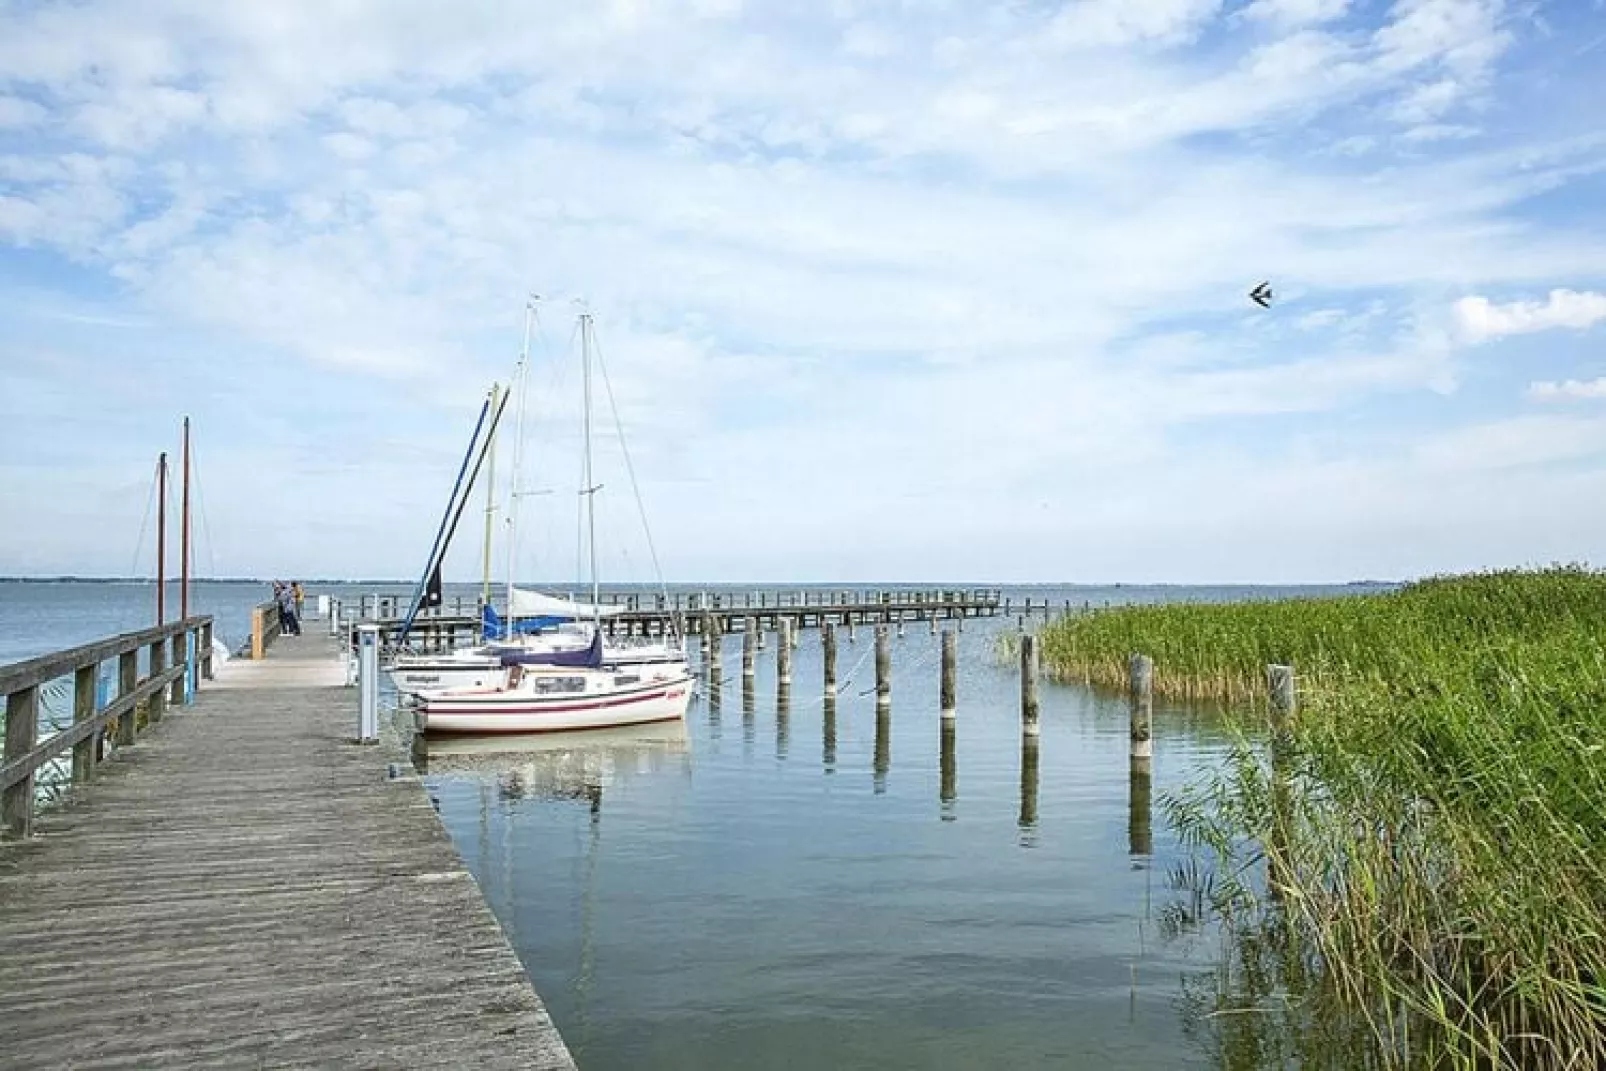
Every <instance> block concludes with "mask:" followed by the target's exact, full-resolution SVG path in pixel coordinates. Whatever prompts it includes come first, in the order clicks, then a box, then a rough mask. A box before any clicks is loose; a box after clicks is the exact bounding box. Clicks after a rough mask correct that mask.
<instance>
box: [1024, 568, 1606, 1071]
mask: <svg viewBox="0 0 1606 1071" xmlns="http://www.w3.org/2000/svg"><path fill="white" fill-rule="evenodd" d="M1603 637H1606V574H1602V573H1599V572H1593V571H1589V570H1586V569H1584V568H1581V567H1577V566H1572V567H1558V568H1552V569H1546V570H1537V571H1513V572H1498V573H1486V574H1479V575H1473V576H1463V577H1445V578H1436V579H1433V580H1427V581H1423V582H1420V583H1416V584H1412V585H1409V586H1407V587H1405V588H1403V589H1401V590H1400V591H1398V592H1394V593H1390V594H1385V595H1375V596H1360V597H1350V598H1336V599H1324V600H1307V601H1290V602H1276V603H1250V604H1239V605H1228V606H1199V605H1181V606H1160V607H1134V608H1121V609H1114V610H1107V611H1101V612H1098V613H1095V614H1092V615H1089V616H1084V617H1080V618H1071V619H1067V620H1066V621H1064V622H1061V623H1059V624H1056V625H1055V626H1052V627H1050V628H1049V629H1048V630H1046V633H1045V642H1044V649H1045V655H1046V660H1047V663H1048V664H1049V665H1051V666H1052V667H1053V669H1054V670H1055V671H1056V672H1058V673H1060V674H1063V675H1066V676H1073V677H1083V678H1086V679H1089V680H1092V681H1094V682H1097V683H1105V684H1119V683H1123V682H1124V679H1125V664H1126V656H1127V655H1128V654H1129V653H1130V652H1132V651H1142V652H1143V653H1146V654H1149V655H1151V656H1153V658H1154V660H1155V671H1154V672H1155V686H1156V688H1157V689H1158V690H1160V691H1162V692H1164V693H1166V694H1170V695H1173V696H1183V697H1186V696H1210V697H1216V698H1220V699H1224V700H1227V701H1228V702H1230V703H1235V704H1238V709H1239V710H1240V711H1252V710H1253V709H1254V705H1255V704H1256V703H1258V702H1259V700H1260V698H1261V696H1262V694H1263V693H1264V690H1265V683H1264V681H1265V677H1264V667H1265V665H1266V664H1267V663H1271V662H1285V663H1292V664H1294V665H1295V666H1296V667H1297V668H1298V671H1299V675H1300V712H1299V716H1298V717H1297V718H1296V719H1295V721H1294V723H1293V724H1292V725H1291V726H1290V727H1289V728H1288V729H1287V730H1286V732H1285V733H1283V734H1282V736H1281V738H1280V739H1279V740H1278V741H1277V744H1278V745H1279V746H1277V747H1275V748H1273V749H1270V750H1272V751H1275V753H1276V755H1277V762H1276V763H1275V764H1274V763H1273V762H1272V761H1270V759H1269V757H1268V749H1267V748H1266V747H1265V746H1264V734H1262V733H1257V732H1255V731H1254V730H1253V726H1255V725H1256V724H1257V723H1258V720H1259V719H1258V718H1255V717H1250V718H1247V719H1246V720H1245V722H1244V728H1245V732H1244V735H1243V737H1242V740H1241V743H1240V746H1239V748H1238V751H1237V754H1236V755H1235V761H1234V762H1232V763H1231V764H1229V766H1228V767H1227V768H1226V769H1224V770H1223V771H1222V772H1221V773H1219V774H1218V775H1217V776H1215V777H1214V778H1213V779H1212V780H1211V781H1210V782H1209V783H1207V784H1204V785H1201V786H1197V787H1195V788H1194V789H1193V790H1190V791H1188V792H1186V793H1182V794H1178V795H1177V796H1175V797H1173V798H1171V799H1169V800H1168V801H1167V803H1168V808H1169V811H1170V814H1171V818H1172V820H1173V821H1174V822H1175V823H1176V825H1177V826H1178V828H1179V829H1180V830H1181V831H1182V832H1183V834H1184V835H1185V836H1187V837H1189V838H1191V839H1192V840H1193V841H1194V842H1195V843H1196V844H1198V845H1199V846H1201V847H1202V848H1204V849H1206V850H1207V851H1208V852H1209V854H1210V855H1211V857H1212V858H1213V860H1214V862H1215V864H1216V869H1215V873H1214V878H1215V880H1214V883H1213V887H1212V898H1211V899H1212V903H1213V905H1214V906H1215V908H1216V909H1217V910H1218V911H1219V912H1220V913H1221V918H1222V919H1223V920H1224V921H1225V922H1226V924H1227V925H1226V928H1227V930H1228V932H1229V933H1230V934H1234V935H1235V939H1236V941H1237V947H1236V949H1235V950H1234V953H1233V955H1234V956H1236V957H1237V958H1238V960H1239V961H1240V962H1242V958H1243V953H1244V951H1245V949H1246V948H1248V947H1250V946H1251V945H1252V946H1254V947H1263V946H1264V945H1265V944H1266V941H1267V935H1268V934H1278V935H1280V937H1279V942H1280V944H1279V947H1280V951H1279V952H1278V954H1277V955H1276V956H1273V957H1272V959H1271V962H1272V964H1273V966H1274V967H1275V966H1277V965H1278V964H1281V965H1282V966H1281V967H1280V968H1278V969H1277V970H1275V971H1273V974H1275V975H1276V976H1277V978H1278V980H1277V981H1276V983H1275V984H1274V985H1271V986H1270V987H1269V989H1268V991H1270V990H1276V991H1278V992H1280V993H1281V994H1282V997H1283V999H1285V1000H1286V999H1289V998H1290V995H1294V996H1295V997H1297V999H1296V1004H1297V1005H1299V1006H1300V1007H1302V1008H1303V1009H1304V1010H1305V1011H1306V1012H1308V1018H1309V1021H1310V1022H1313V1023H1314V1022H1323V1023H1327V1024H1329V1028H1330V1024H1331V1022H1332V1016H1331V1010H1332V1009H1333V1008H1334V1007H1341V1008H1342V1009H1344V1010H1345V1012H1346V1014H1347V1015H1348V1016H1350V1017H1351V1020H1352V1022H1358V1023H1362V1024H1364V1026H1365V1028H1366V1029H1365V1036H1366V1037H1367V1038H1368V1039H1369V1047H1368V1048H1367V1050H1366V1051H1365V1052H1360V1051H1354V1052H1352V1053H1351V1055H1352V1057H1353V1059H1354V1063H1355V1065H1356V1066H1377V1067H1417V1066H1422V1067H1440V1066H1446V1067H1480V1068H1482V1067H1556V1068H1598V1067H1606V654H1603V651H1602V638H1603ZM1262 862H1267V863H1269V865H1268V866H1266V867H1264V868H1263V869H1262V868H1261V866H1260V864H1261V863H1262ZM1274 943H1278V942H1274ZM1295 967H1297V970H1295V969H1294V968H1295ZM1241 973H1243V972H1241ZM1294 974H1298V975H1299V978H1298V984H1297V985H1296V984H1294V980H1293V978H1292V976H1293V975H1294ZM1260 976H1261V977H1262V980H1264V979H1265V977H1266V973H1265V971H1261V972H1260Z"/></svg>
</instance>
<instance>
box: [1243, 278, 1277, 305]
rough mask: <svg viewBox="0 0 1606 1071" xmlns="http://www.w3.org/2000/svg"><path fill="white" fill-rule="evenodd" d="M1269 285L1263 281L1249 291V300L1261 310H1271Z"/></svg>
mask: <svg viewBox="0 0 1606 1071" xmlns="http://www.w3.org/2000/svg"><path fill="white" fill-rule="evenodd" d="M1271 297H1272V294H1271V283H1270V281H1266V280H1263V281H1262V282H1261V283H1260V284H1259V285H1258V286H1256V287H1255V288H1254V289H1253V290H1251V291H1249V300H1250V301H1253V302H1254V303H1255V304H1256V305H1259V306H1260V307H1261V308H1263V309H1269V308H1271Z"/></svg>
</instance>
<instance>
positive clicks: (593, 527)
mask: <svg viewBox="0 0 1606 1071" xmlns="http://www.w3.org/2000/svg"><path fill="white" fill-rule="evenodd" d="M580 373H581V375H580V381H581V383H582V384H583V385H584V390H585V433H586V452H585V475H584V476H583V477H582V481H583V482H584V483H585V488H586V490H585V495H586V546H587V548H588V551H589V554H590V558H591V610H592V615H593V616H594V617H595V619H596V622H597V630H598V631H599V632H600V631H601V630H602V604H601V601H600V599H599V597H598V593H597V488H596V486H595V485H594V484H593V483H592V482H591V314H590V313H588V312H584V313H581V314H580Z"/></svg>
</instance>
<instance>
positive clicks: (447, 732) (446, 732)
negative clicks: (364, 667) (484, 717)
mask: <svg viewBox="0 0 1606 1071" xmlns="http://www.w3.org/2000/svg"><path fill="white" fill-rule="evenodd" d="M683 717H684V715H682V714H666V715H664V716H663V717H661V718H643V719H642V720H641V721H633V722H630V723H629V725H630V726H636V725H656V724H658V723H659V722H661V721H680V720H681V719H682V718H683ZM626 727H627V726H620V728H626ZM495 731H496V730H494V729H437V728H435V727H434V726H431V727H430V728H429V730H428V732H429V734H430V735H431V736H452V735H454V734H461V735H463V736H484V735H485V734H486V733H488V732H495ZM503 731H506V730H503ZM515 731H516V732H517V733H519V734H520V735H521V736H523V735H529V736H535V735H537V734H540V733H586V732H598V731H599V730H598V729H571V728H569V727H567V726H559V727H558V728H555V729H518V730H515Z"/></svg>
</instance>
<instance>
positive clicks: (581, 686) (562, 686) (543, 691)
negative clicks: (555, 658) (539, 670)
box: [530, 677, 586, 695]
mask: <svg viewBox="0 0 1606 1071" xmlns="http://www.w3.org/2000/svg"><path fill="white" fill-rule="evenodd" d="M530 680H531V683H532V684H533V685H534V686H535V691H536V693H537V694H539V695H553V694H556V693H559V692H583V691H585V690H586V679H585V678H584V677H532V678H530Z"/></svg>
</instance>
